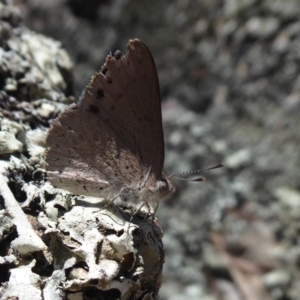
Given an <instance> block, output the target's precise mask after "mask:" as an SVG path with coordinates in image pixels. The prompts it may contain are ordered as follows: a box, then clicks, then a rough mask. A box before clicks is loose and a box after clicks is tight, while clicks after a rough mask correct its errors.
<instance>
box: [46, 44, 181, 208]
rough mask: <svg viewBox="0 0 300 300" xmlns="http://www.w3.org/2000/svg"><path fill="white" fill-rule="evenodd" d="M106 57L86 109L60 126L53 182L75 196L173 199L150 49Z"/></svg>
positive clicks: (63, 117) (52, 146)
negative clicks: (166, 171)
mask: <svg viewBox="0 0 300 300" xmlns="http://www.w3.org/2000/svg"><path fill="white" fill-rule="evenodd" d="M127 48H128V53H127V54H126V55H123V54H122V53H121V52H120V51H117V52H116V53H115V54H114V55H108V56H107V57H106V63H105V64H104V66H103V67H102V69H101V71H100V72H98V73H96V74H95V75H94V76H93V77H92V79H91V81H90V83H89V85H88V86H87V87H86V89H85V90H84V92H83V94H82V96H81V98H80V99H79V102H78V103H77V104H76V105H71V106H70V108H69V109H67V110H66V111H64V112H63V113H61V114H60V116H59V117H58V118H57V119H56V120H54V121H53V123H52V125H51V128H50V130H49V133H48V136H47V140H46V144H47V146H48V147H49V150H48V152H47V154H46V162H47V167H46V169H47V174H48V178H49V180H50V181H51V183H52V184H53V185H54V186H55V187H58V188H62V189H66V190H68V191H70V192H71V193H73V194H80V195H87V196H98V197H104V198H106V199H108V200H113V199H115V198H116V197H118V196H121V197H122V198H123V199H124V200H127V199H128V200H129V201H133V202H136V201H142V202H146V203H158V202H159V201H160V200H162V199H164V198H166V197H168V196H169V195H171V194H172V193H173V192H174V190H175V189H174V187H173V185H172V184H171V183H170V181H169V179H168V178H167V177H166V176H164V174H163V173H162V168H163V163H164V137H163V129H162V117H161V103H160V95H159V83H158V77H157V72H156V67H155V64H154V60H153V57H152V55H151V53H150V51H149V50H148V48H147V47H146V46H145V44H144V43H143V42H141V41H140V40H138V39H134V40H130V41H129V42H128V45H127Z"/></svg>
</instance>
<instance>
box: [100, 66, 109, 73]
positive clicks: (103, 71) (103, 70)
mask: <svg viewBox="0 0 300 300" xmlns="http://www.w3.org/2000/svg"><path fill="white" fill-rule="evenodd" d="M107 71H108V70H107V67H106V65H104V66H103V67H102V68H101V70H100V72H101V73H102V74H103V75H106V73H107Z"/></svg>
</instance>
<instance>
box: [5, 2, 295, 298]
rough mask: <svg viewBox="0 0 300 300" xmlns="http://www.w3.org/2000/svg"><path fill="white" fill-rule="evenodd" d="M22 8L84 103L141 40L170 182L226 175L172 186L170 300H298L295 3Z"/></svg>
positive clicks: (165, 290) (167, 226)
mask: <svg viewBox="0 0 300 300" xmlns="http://www.w3.org/2000/svg"><path fill="white" fill-rule="evenodd" d="M15 4H16V5H17V6H18V8H19V9H20V12H21V14H20V15H21V16H22V18H24V23H25V24H26V26H27V27H28V28H30V29H31V30H33V31H35V32H39V33H42V34H44V35H46V36H48V37H52V38H54V39H56V40H58V41H60V42H61V43H62V45H63V47H64V48H65V49H66V51H67V53H69V55H70V56H71V58H72V60H73V64H74V73H73V76H74V78H73V79H71V77H70V76H69V71H70V70H69V69H66V71H65V74H66V76H65V78H64V79H65V82H67V85H66V86H64V87H63V88H64V89H65V91H66V94H67V95H75V98H77V97H78V96H79V95H80V92H81V90H82V89H83V88H84V86H85V85H86V83H87V82H88V80H89V78H90V77H91V75H92V74H93V73H94V72H95V71H96V70H99V69H100V67H101V65H102V64H103V62H104V59H105V56H106V55H107V54H108V53H109V52H110V51H115V50H117V49H120V50H122V51H123V52H126V50H125V45H126V43H127V41H128V39H131V38H135V37H137V38H139V39H141V40H142V41H144V43H146V44H147V46H148V47H149V49H150V50H151V52H152V54H153V56H154V59H155V62H156V65H157V70H158V75H159V79H160V86H161V97H162V102H163V104H162V106H163V118H164V130H165V144H166V160H165V173H166V174H172V173H177V172H183V171H187V170H195V169H199V168H203V167H207V166H210V165H213V164H216V163H219V162H224V163H225V165H226V166H225V168H223V169H219V170H215V171H210V172H207V173H205V174H203V175H204V176H205V177H206V179H207V180H206V182H204V183H201V184H198V183H187V182H180V181H178V182H175V185H176V186H177V193H176V195H175V196H174V197H173V198H172V199H169V200H168V201H166V202H165V203H162V204H161V205H160V208H159V211H158V213H157V217H158V221H159V223H160V225H161V226H162V228H163V230H164V233H165V235H164V239H163V241H164V249H165V253H166V257H165V260H166V262H165V265H164V283H163V285H162V288H161V291H160V297H161V299H172V300H179V299H204V300H212V299H231V300H234V299H246V300H250V299H276V300H297V299H299V294H300V287H299V284H298V282H299V280H300V272H299V261H300V248H299V239H298V232H299V230H300V222H299V219H300V192H299V189H300V185H299V178H300V170H299V162H300V158H299V145H300V130H299V129H300V112H299V105H300V80H299V78H300V77H299V74H300V60H299V57H300V52H299V46H300V13H299V2H298V1H296V0H286V1H282V0H275V1H274V0H273V1H271V0H264V1H257V0H223V1H221V0H216V1H200V0H190V1H188V0H177V1H173V2H172V3H171V2H169V1H165V2H162V1H148V0H147V1H138V0H133V1H126V0H125V1H108V0H107V1H97V0H88V1H82V0H69V1H63V0H61V1H53V0H47V1H45V0H44V1H36V0H28V1H21V0H16V1H15ZM16 22H19V20H16ZM1 30H2V34H3V33H5V28H4V29H3V28H2V29H1ZM25 67H26V66H25ZM64 67H65V66H64ZM71 83H72V85H71ZM8 91H9V89H8ZM46 96H47V95H46ZM46 96H45V95H43V97H46ZM51 97H54V96H53V95H51ZM56 97H57V98H59V95H56ZM70 99H71V98H70ZM37 105H42V104H41V103H39V104H37ZM53 114H54V115H55V111H54V109H53ZM37 117H38V116H35V117H33V118H32V119H31V120H29V121H30V122H29V123H30V124H31V125H32V124H35V125H36V124H37V123H38V121H39V120H40V118H37ZM28 118H30V117H28ZM28 118H27V119H26V120H27V121H28ZM44 125H45V126H48V124H44ZM32 126H33V125H32Z"/></svg>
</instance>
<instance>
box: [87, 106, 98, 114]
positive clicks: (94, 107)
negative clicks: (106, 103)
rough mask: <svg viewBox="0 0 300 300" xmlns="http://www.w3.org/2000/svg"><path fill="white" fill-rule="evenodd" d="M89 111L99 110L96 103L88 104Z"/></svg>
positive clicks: (94, 112) (96, 111) (95, 112)
mask: <svg viewBox="0 0 300 300" xmlns="http://www.w3.org/2000/svg"><path fill="white" fill-rule="evenodd" d="M89 111H90V112H91V113H93V114H97V113H98V112H99V107H98V106H96V105H90V106H89Z"/></svg>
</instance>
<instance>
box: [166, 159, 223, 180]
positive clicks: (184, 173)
mask: <svg viewBox="0 0 300 300" xmlns="http://www.w3.org/2000/svg"><path fill="white" fill-rule="evenodd" d="M222 167H224V164H223V163H222V164H218V165H215V166H212V167H208V168H205V169H200V170H195V171H189V172H183V173H176V174H172V175H170V176H169V178H175V179H179V180H184V181H194V182H201V181H205V178H204V177H196V178H193V179H189V178H183V177H181V176H184V175H191V174H195V173H201V172H204V171H209V170H213V169H218V168H222Z"/></svg>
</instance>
